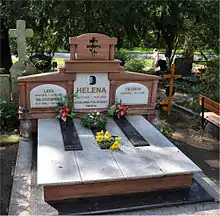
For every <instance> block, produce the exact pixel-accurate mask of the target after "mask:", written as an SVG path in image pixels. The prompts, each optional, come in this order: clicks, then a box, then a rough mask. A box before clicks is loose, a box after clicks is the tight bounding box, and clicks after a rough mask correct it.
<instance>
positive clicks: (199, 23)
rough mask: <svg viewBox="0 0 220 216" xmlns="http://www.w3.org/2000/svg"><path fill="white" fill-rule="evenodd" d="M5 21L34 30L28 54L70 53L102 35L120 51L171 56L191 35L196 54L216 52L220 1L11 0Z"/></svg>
mask: <svg viewBox="0 0 220 216" xmlns="http://www.w3.org/2000/svg"><path fill="white" fill-rule="evenodd" d="M4 2H5V4H4V5H3V7H2V10H1V20H3V22H4V24H5V25H6V31H7V29H8V28H15V23H16V20H17V19H24V20H26V23H27V27H29V28H30V27H31V28H32V29H33V30H34V37H33V38H32V39H30V40H29V41H28V44H29V45H30V49H29V50H30V52H38V53H42V52H47V53H52V54H53V53H54V52H55V51H57V50H58V48H64V49H69V37H70V36H76V35H80V34H84V33H87V32H99V33H104V34H107V35H109V36H115V37H117V38H118V48H120V47H127V48H131V47H135V46H140V45H144V46H146V47H152V46H156V45H158V47H165V48H166V52H167V54H168V56H171V54H172V51H173V50H175V48H177V47H179V46H183V44H184V38H185V36H188V35H190V37H191V38H192V40H193V46H194V47H195V48H198V49H201V50H202V49H204V48H211V49H214V50H216V51H217V50H218V47H217V46H218V43H217V41H218V40H219V34H218V33H217V31H218V29H219V28H218V16H219V7H218V1H215V0H206V1H199V0H187V1H185V0H178V1H171V0H158V1H152V0H142V1H133V0H118V1H110V0H102V1H100V0H77V1H74V0H69V1H61V0H7V1H4Z"/></svg>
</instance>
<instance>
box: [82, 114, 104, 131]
mask: <svg viewBox="0 0 220 216" xmlns="http://www.w3.org/2000/svg"><path fill="white" fill-rule="evenodd" d="M81 121H82V124H83V126H84V127H87V128H89V129H100V130H102V129H105V127H106V125H107V123H108V119H107V118H106V117H105V116H104V115H103V114H102V113H100V112H90V113H86V114H84V115H83V116H82V117H81Z"/></svg>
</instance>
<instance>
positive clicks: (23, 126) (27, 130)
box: [20, 107, 32, 141]
mask: <svg viewBox="0 0 220 216" xmlns="http://www.w3.org/2000/svg"><path fill="white" fill-rule="evenodd" d="M20 135H21V137H22V139H23V140H25V141H28V140H31V139H32V123H31V120H30V119H29V116H28V108H27V107H24V109H23V114H22V119H21V120H20Z"/></svg>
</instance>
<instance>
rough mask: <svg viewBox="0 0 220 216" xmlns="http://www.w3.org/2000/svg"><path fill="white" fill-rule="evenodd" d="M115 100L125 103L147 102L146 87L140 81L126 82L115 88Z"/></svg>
mask: <svg viewBox="0 0 220 216" xmlns="http://www.w3.org/2000/svg"><path fill="white" fill-rule="evenodd" d="M115 97H116V101H117V102H121V103H122V104H126V105H135V104H147V103H148V88H147V87H146V86H144V85H142V84H140V83H126V84H124V85H121V86H119V87H118V88H117V89H116V96H115Z"/></svg>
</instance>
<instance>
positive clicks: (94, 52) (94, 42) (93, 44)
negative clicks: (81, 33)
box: [87, 37, 100, 56]
mask: <svg viewBox="0 0 220 216" xmlns="http://www.w3.org/2000/svg"><path fill="white" fill-rule="evenodd" d="M89 43H91V45H87V48H90V49H89V51H90V52H91V53H92V56H95V54H96V53H97V51H96V48H100V46H99V45H96V43H98V40H96V39H95V38H94V37H92V39H91V40H89Z"/></svg>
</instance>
